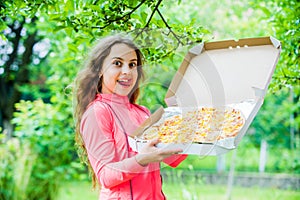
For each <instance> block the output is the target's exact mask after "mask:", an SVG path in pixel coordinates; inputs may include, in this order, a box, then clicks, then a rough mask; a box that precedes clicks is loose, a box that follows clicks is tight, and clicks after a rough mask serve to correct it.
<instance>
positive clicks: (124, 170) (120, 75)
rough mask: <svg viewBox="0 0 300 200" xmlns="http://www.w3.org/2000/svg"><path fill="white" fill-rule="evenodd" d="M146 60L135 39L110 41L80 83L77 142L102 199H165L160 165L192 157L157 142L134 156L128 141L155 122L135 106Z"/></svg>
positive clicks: (100, 46) (94, 54) (98, 49)
mask: <svg viewBox="0 0 300 200" xmlns="http://www.w3.org/2000/svg"><path fill="white" fill-rule="evenodd" d="M142 62H143V55H142V53H141V51H140V50H139V49H138V48H137V47H136V46H135V45H134V44H133V42H132V41H131V40H129V39H126V38H122V37H120V36H110V37H106V38H104V39H102V40H101V41H100V42H99V43H98V44H97V45H96V46H95V47H94V50H93V51H92V53H91V55H90V59H89V60H88V62H87V64H86V66H85V68H84V69H83V70H82V71H80V72H79V73H78V76H77V79H76V100H77V103H76V110H75V118H76V143H77V145H79V147H80V149H81V150H82V151H81V152H82V154H83V156H85V157H87V158H88V159H87V160H88V162H87V164H88V165H89V166H90V170H91V172H92V175H93V186H95V184H96V182H98V183H99V184H100V185H101V191H100V196H99V199H102V200H103V199H156V200H160V199H165V196H164V194H163V192H162V181H161V176H160V162H161V161H163V162H165V163H167V164H169V165H170V166H172V167H176V166H177V165H178V164H179V163H180V162H181V161H183V160H184V159H185V158H186V155H176V154H178V153H179V152H181V151H182V150H181V149H174V150H164V149H158V148H156V147H155V145H156V144H157V143H158V142H159V141H158V140H152V141H150V142H149V143H147V145H146V146H145V147H144V148H143V150H142V151H141V153H137V152H134V151H133V150H132V149H131V148H130V146H129V144H128V139H127V136H130V134H131V133H133V132H134V130H135V129H136V128H137V127H138V126H139V125H140V124H141V123H142V122H143V121H144V120H145V119H146V118H148V117H149V115H150V112H149V110H148V109H146V108H145V107H143V106H140V105H137V104H135V102H136V100H137V98H138V95H139V82H140V80H141V78H142V77H143V67H142Z"/></svg>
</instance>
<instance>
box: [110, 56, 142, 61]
mask: <svg viewBox="0 0 300 200" xmlns="http://www.w3.org/2000/svg"><path fill="white" fill-rule="evenodd" d="M112 59H117V60H124V59H123V58H121V57H113V58H112ZM130 61H137V59H136V58H134V59H131V60H130Z"/></svg>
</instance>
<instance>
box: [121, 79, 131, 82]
mask: <svg viewBox="0 0 300 200" xmlns="http://www.w3.org/2000/svg"><path fill="white" fill-rule="evenodd" d="M119 81H121V82H128V81H129V80H127V79H126V80H119Z"/></svg>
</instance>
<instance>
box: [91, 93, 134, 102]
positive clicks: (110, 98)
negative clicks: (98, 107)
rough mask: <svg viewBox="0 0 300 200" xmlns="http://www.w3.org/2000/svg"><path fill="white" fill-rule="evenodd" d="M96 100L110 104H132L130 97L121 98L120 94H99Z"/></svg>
mask: <svg viewBox="0 0 300 200" xmlns="http://www.w3.org/2000/svg"><path fill="white" fill-rule="evenodd" d="M96 100H100V101H103V102H106V103H109V104H112V103H117V104H130V102H129V99H128V96H121V95H118V94H97V95H96Z"/></svg>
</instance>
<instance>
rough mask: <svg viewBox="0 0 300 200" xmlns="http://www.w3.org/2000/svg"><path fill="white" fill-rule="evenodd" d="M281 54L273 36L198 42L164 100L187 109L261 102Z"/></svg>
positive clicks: (279, 46) (174, 78)
mask: <svg viewBox="0 0 300 200" xmlns="http://www.w3.org/2000/svg"><path fill="white" fill-rule="evenodd" d="M280 51H281V44H280V42H279V41H278V40H277V39H275V38H273V37H262V38H248V39H240V40H238V41H235V40H227V41H218V42H207V43H201V44H199V45H197V46H195V47H193V48H191V49H190V51H189V52H188V53H187V55H186V56H185V58H184V60H183V62H182V64H181V66H180V67H179V69H178V71H177V73H176V74H175V76H174V77H173V80H172V82H171V84H170V86H169V89H168V92H167V94H166V97H165V101H166V103H167V105H168V106H180V107H188V106H215V105H228V104H231V103H239V102H242V101H245V100H248V99H263V98H264V96H265V93H266V91H267V88H268V85H269V83H270V80H271V77H272V74H273V72H274V69H275V66H276V63H277V60H278V58H279V54H280Z"/></svg>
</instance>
